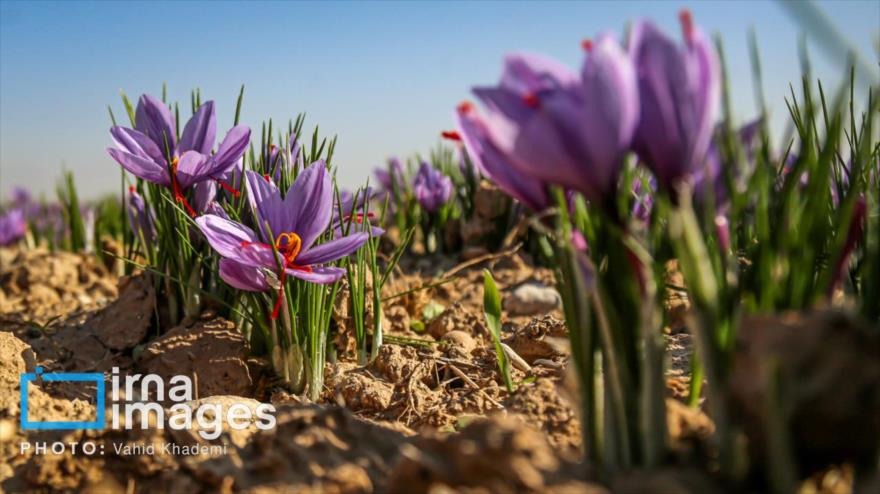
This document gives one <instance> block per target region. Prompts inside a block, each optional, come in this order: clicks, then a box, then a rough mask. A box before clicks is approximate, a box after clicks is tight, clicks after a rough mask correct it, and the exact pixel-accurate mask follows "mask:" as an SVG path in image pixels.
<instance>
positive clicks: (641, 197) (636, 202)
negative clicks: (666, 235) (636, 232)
mask: <svg viewBox="0 0 880 494" xmlns="http://www.w3.org/2000/svg"><path fill="white" fill-rule="evenodd" d="M656 190H657V180H656V179H655V178H654V177H653V176H651V177H650V178H649V179H648V186H647V187H645V186H644V184H643V182H642V179H641V178H640V177H636V179H635V180H634V181H633V184H632V195H633V207H632V216H633V218H636V219H637V220H639V221H641V222H642V223H647V222H648V220H650V218H651V210H652V209H654V193H655V192H656Z"/></svg>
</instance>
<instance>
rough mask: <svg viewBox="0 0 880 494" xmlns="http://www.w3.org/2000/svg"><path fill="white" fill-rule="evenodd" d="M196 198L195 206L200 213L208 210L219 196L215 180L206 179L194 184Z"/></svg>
mask: <svg viewBox="0 0 880 494" xmlns="http://www.w3.org/2000/svg"><path fill="white" fill-rule="evenodd" d="M193 191H195V198H194V200H193V206H194V207H195V210H196V211H198V212H200V213H205V212H208V206H210V205H211V204H212V203H214V200H215V199H216V198H217V184H216V183H215V182H214V181H213V180H204V181H201V182H199V183H197V184H195V185H194V186H193Z"/></svg>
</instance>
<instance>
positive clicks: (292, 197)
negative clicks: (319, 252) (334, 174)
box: [284, 160, 334, 248]
mask: <svg viewBox="0 0 880 494" xmlns="http://www.w3.org/2000/svg"><path fill="white" fill-rule="evenodd" d="M333 203H334V197H333V184H332V183H331V182H330V175H329V174H328V173H327V168H326V165H325V163H324V160H318V161H316V162H314V163H312V164H311V165H309V167H308V168H306V169H305V170H303V171H302V172H301V173H300V174H299V175H298V176H297V177H296V180H295V181H294V182H293V184H292V185H291V186H290V189H288V191H287V195H286V196H285V197H284V209H285V210H286V211H287V214H289V215H290V218H291V227H292V228H291V230H290V231H293V232H294V233H296V234H297V235H299V237H300V239H302V245H303V248H308V247H310V246H311V245H312V244H313V243H315V240H316V239H317V238H318V236H320V235H321V234H322V233H324V231H325V230H327V227H328V226H329V225H330V218H331V217H332V215H333Z"/></svg>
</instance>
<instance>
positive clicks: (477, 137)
mask: <svg viewBox="0 0 880 494" xmlns="http://www.w3.org/2000/svg"><path fill="white" fill-rule="evenodd" d="M456 118H457V120H458V128H459V129H460V131H459V132H458V133H457V135H460V136H461V139H462V141H463V143H464V146H465V149H466V150H467V154H468V156H469V157H470V158H471V160H473V163H474V166H475V167H476V169H477V170H478V171H479V173H481V174H482V175H484V176H486V177H488V178H489V179H490V180H491V181H492V182H494V183H495V184H496V185H497V186H498V188H500V189H501V190H503V191H504V192H505V193H506V194H508V195H509V196H511V197H513V198H514V199H517V200H518V201H520V202H521V203H523V204H525V205H526V206H528V207H529V208H531V209H532V210H533V211H542V210H544V209H546V208H547V206H548V204H549V202H550V199H549V197H548V196H547V187H546V185H545V184H544V183H543V182H542V181H541V180H537V179H535V178H533V177H531V176H530V175H526V174H525V173H523V172H521V171H520V170H519V168H516V167H514V166H513V165H511V164H510V162H511V160H510V158H509V157H508V156H506V155H505V154H504V153H503V152H502V151H501V150H500V149H499V148H498V146H497V145H496V144H495V143H494V142H493V141H492V136H491V135H490V131H489V128H488V126H487V125H486V122H485V121H484V120H483V118H482V117H481V116H480V115H478V114H477V111H476V110H475V109H474V108H473V105H471V104H470V103H468V102H464V103H462V104H460V105H458V110H457V112H456Z"/></svg>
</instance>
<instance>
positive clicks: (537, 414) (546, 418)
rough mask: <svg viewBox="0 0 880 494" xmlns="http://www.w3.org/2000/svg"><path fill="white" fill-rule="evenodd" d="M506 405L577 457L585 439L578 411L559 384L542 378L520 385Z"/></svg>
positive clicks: (557, 444) (555, 444)
mask: <svg viewBox="0 0 880 494" xmlns="http://www.w3.org/2000/svg"><path fill="white" fill-rule="evenodd" d="M504 404H505V407H506V408H507V410H508V411H510V412H514V413H515V414H516V415H514V416H519V417H521V418H522V419H523V421H524V422H525V423H526V424H529V425H530V426H531V427H535V428H537V429H539V430H540V431H542V432H543V433H544V434H546V436H547V441H548V442H549V443H550V445H551V446H553V448H554V449H556V450H557V451H558V452H560V453H562V454H566V455H567V456H568V457H570V458H572V459H574V458H576V457H577V455H578V454H579V453H580V451H581V448H582V445H583V442H582V437H581V424H580V419H579V418H578V414H577V412H576V411H575V409H573V408H572V407H571V404H569V403H568V402H567V401H566V400H565V399H563V398H562V395H561V394H560V392H559V389H558V383H557V382H555V381H554V380H551V379H547V378H539V379H537V380H536V381H535V382H534V383H530V384H522V385H520V386H519V387H518V388H517V390H516V392H515V393H513V394H512V395H511V396H510V397H509V398H508V399H507V400H506V401H505V403H504Z"/></svg>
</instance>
